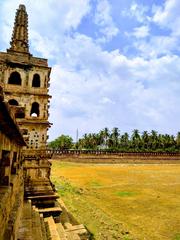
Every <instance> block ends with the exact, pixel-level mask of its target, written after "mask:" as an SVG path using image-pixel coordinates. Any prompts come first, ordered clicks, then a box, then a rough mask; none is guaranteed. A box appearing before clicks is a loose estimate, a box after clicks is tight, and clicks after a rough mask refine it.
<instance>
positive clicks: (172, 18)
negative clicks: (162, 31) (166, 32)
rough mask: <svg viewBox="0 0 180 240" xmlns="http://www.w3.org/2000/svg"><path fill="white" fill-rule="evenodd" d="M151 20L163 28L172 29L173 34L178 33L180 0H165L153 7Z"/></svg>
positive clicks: (179, 31) (177, 34)
mask: <svg viewBox="0 0 180 240" xmlns="http://www.w3.org/2000/svg"><path fill="white" fill-rule="evenodd" d="M153 12H154V16H153V18H152V20H153V21H154V22H155V23H156V24H158V25H160V26H161V27H163V28H169V29H170V30H172V33H173V35H176V36H179V35H180V28H179V26H180V15H179V12H180V1H179V0H167V1H165V2H164V4H163V5H162V6H154V7H153Z"/></svg>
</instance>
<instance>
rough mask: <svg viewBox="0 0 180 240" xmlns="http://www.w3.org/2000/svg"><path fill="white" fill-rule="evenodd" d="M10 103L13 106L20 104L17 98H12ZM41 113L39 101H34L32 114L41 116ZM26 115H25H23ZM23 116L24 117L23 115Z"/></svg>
mask: <svg viewBox="0 0 180 240" xmlns="http://www.w3.org/2000/svg"><path fill="white" fill-rule="evenodd" d="M8 103H9V104H10V105H12V106H19V103H18V101H16V100H15V99H10V100H9V101H8ZM39 115H40V111H39V103H37V102H33V103H32V106H31V111H30V116H31V117H39ZM23 116H24V117H25V115H23ZM21 118H23V117H21Z"/></svg>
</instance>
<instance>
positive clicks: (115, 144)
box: [111, 127, 120, 148]
mask: <svg viewBox="0 0 180 240" xmlns="http://www.w3.org/2000/svg"><path fill="white" fill-rule="evenodd" d="M119 135H120V134H119V129H118V128H117V127H115V128H113V129H112V133H111V138H112V141H113V147H115V148H117V147H118V142H119Z"/></svg>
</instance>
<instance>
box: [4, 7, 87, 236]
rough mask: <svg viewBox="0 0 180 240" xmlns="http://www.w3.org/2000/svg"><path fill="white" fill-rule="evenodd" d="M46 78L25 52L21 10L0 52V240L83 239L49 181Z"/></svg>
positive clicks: (46, 70) (38, 61)
mask: <svg viewBox="0 0 180 240" xmlns="http://www.w3.org/2000/svg"><path fill="white" fill-rule="evenodd" d="M50 72H51V68H50V67H48V63H47V60H46V59H42V58H36V57H33V56H32V54H30V52H29V45H28V15H27V12H26V8H25V6H24V5H20V6H19V8H18V10H17V12H16V17H15V23H14V29H13V34H12V40H11V42H10V48H9V49H7V52H0V240H17V239H18V240H41V239H42V240H49V239H54V240H56V239H57V240H58V239H59V240H60V239H64V240H66V239H67V240H71V239H77V240H78V239H79V240H81V239H82V240H86V239H88V233H87V231H86V229H85V228H84V226H83V225H79V224H78V223H77V221H76V220H75V219H74V218H72V217H70V216H71V215H70V214H68V211H67V209H66V208H65V207H64V205H63V203H62V201H57V199H58V196H57V194H56V193H55V191H54V187H53V186H52V183H51V181H50V168H51V164H50V162H49V161H48V159H49V157H50V154H49V153H48V151H47V149H46V147H47V146H46V144H47V139H48V136H47V131H48V129H49V127H50V125H51V124H50V123H49V121H48V116H49V113H48V109H49V99H50V98H51V96H50V95H49V94H48V88H49V80H50V79H49V77H50ZM3 90H4V93H3Z"/></svg>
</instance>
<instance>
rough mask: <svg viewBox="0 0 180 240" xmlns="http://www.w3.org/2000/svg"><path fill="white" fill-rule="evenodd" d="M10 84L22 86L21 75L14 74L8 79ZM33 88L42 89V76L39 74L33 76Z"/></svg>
mask: <svg viewBox="0 0 180 240" xmlns="http://www.w3.org/2000/svg"><path fill="white" fill-rule="evenodd" d="M8 84H13V85H22V79H21V75H20V74H19V73H18V72H12V73H11V75H10V77H9V79H8ZM32 87H36V88H38V87H41V80H40V76H39V74H37V73H35V74H34V75H33V80H32Z"/></svg>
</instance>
